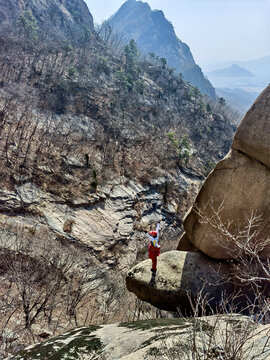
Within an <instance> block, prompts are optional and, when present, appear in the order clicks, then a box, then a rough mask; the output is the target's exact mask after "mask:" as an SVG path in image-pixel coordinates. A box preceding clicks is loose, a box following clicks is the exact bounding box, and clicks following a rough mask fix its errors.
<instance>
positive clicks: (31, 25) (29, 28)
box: [17, 11, 38, 38]
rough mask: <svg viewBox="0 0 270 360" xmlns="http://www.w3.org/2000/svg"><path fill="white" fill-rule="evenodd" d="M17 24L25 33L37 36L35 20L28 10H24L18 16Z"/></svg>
mask: <svg viewBox="0 0 270 360" xmlns="http://www.w3.org/2000/svg"><path fill="white" fill-rule="evenodd" d="M17 24H18V25H19V27H21V28H22V29H23V30H24V32H25V33H26V35H28V36H29V35H30V36H31V37H34V38H36V37H37V30H38V26H37V21H36V19H35V18H34V16H33V15H32V14H31V12H30V11H24V12H23V13H21V14H20V15H19V17H18V20H17Z"/></svg>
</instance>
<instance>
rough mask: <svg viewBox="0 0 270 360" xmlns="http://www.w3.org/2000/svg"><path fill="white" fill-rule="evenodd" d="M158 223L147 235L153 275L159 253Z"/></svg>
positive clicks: (155, 270)
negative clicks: (154, 229)
mask: <svg viewBox="0 0 270 360" xmlns="http://www.w3.org/2000/svg"><path fill="white" fill-rule="evenodd" d="M159 227H160V223H158V224H157V229H156V231H150V232H149V233H148V234H147V236H148V238H149V240H150V244H149V246H148V253H149V259H151V260H152V269H151V271H152V274H153V275H154V276H155V275H156V272H157V257H158V256H159V255H160V245H159V244H158V238H159Z"/></svg>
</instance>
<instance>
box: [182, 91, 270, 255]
mask: <svg viewBox="0 0 270 360" xmlns="http://www.w3.org/2000/svg"><path fill="white" fill-rule="evenodd" d="M254 214H257V215H260V216H261V222H260V224H259V225H257V226H254V227H253V228H252V229H251V231H252V232H253V231H255V230H256V231H258V234H257V236H254V237H253V239H252V241H253V242H254V243H257V242H260V243H261V244H262V242H264V241H265V240H266V239H267V237H268V236H269V234H270V86H268V87H267V88H266V90H265V91H264V92H263V93H262V95H261V96H260V97H259V98H258V99H257V101H256V102H255V104H254V105H253V106H252V107H251V109H250V110H249V111H248V112H247V114H246V116H245V118H244V119H243V121H242V123H241V124H240V126H239V128H238V130H237V132H236V135H235V138H234V141H233V146H232V150H231V151H230V152H229V154H228V155H227V156H226V157H225V158H224V159H223V160H221V161H220V162H219V163H218V164H217V166H216V167H215V169H214V170H213V171H212V172H211V173H210V174H209V176H208V178H207V179H206V181H205V183H204V185H203V187H202V189H201V190H200V192H199V194H198V196H197V198H196V200H195V204H194V206H193V207H192V208H191V209H190V210H189V212H188V213H187V214H186V216H185V218H184V229H185V236H184V237H183V238H182V239H181V241H180V243H179V246H178V250H183V249H184V250H186V249H187V247H186V244H187V243H188V244H190V243H191V244H193V245H194V246H195V248H197V249H199V250H200V251H202V252H203V253H205V254H206V255H208V256H210V257H213V258H216V259H237V258H238V256H239V254H238V252H237V251H236V247H235V234H240V232H241V231H243V230H244V229H245V228H246V226H247V224H248V222H247V219H248V218H250V217H251V216H252V215H254ZM260 257H261V259H263V260H266V259H269V257H270V246H266V247H264V248H263V249H262V251H261V252H260Z"/></svg>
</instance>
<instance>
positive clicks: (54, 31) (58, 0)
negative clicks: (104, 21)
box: [0, 0, 94, 41]
mask: <svg viewBox="0 0 270 360" xmlns="http://www.w3.org/2000/svg"><path fill="white" fill-rule="evenodd" d="M25 12H28V13H31V14H32V15H33V18H34V22H35V23H36V31H37V32H38V33H39V35H40V36H43V37H46V38H47V40H48V39H53V40H54V41H56V39H57V38H58V39H62V40H63V39H69V40H73V41H74V40H78V39H79V38H80V37H82V36H83V34H84V32H85V31H93V28H94V25H93V18H92V15H91V14H90V13H89V11H88V8H87V5H86V4H85V3H84V1H82V0H65V1H63V0H44V1H42V0H34V1H21V0H15V1H14V0H2V1H0V22H1V31H2V32H3V33H4V32H13V31H14V30H15V31H16V30H17V28H18V19H19V17H20V15H21V16H22V15H25ZM27 20H28V19H27V18H26V21H27ZM30 22H31V19H30ZM29 25H30V26H31V24H29ZM32 25H33V24H32Z"/></svg>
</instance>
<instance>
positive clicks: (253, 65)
mask: <svg viewBox="0 0 270 360" xmlns="http://www.w3.org/2000/svg"><path fill="white" fill-rule="evenodd" d="M233 64H236V65H238V66H241V67H244V68H245V69H246V70H248V71H250V72H252V73H253V74H254V75H256V76H263V77H264V78H265V77H270V55H269V56H264V57H261V58H258V59H254V60H247V61H236V60H234V61H228V62H226V63H220V64H212V65H208V66H205V68H204V71H207V72H211V71H214V70H218V69H222V68H225V67H228V66H231V65H233Z"/></svg>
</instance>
